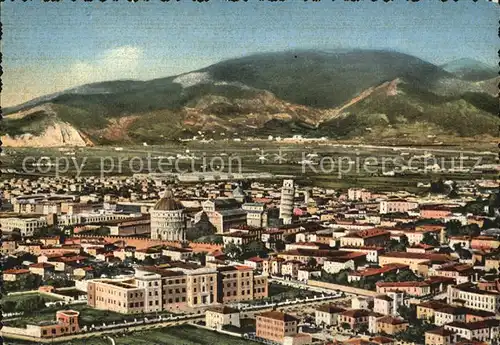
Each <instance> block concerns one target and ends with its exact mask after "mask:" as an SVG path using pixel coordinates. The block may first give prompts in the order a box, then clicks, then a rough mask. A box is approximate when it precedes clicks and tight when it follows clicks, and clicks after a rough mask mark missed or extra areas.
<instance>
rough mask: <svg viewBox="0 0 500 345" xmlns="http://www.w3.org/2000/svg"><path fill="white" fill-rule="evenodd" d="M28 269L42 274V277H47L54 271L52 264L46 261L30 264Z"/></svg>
mask: <svg viewBox="0 0 500 345" xmlns="http://www.w3.org/2000/svg"><path fill="white" fill-rule="evenodd" d="M28 269H29V271H30V272H31V273H33V274H37V275H39V276H42V278H43V279H46V278H48V277H49V276H50V275H52V274H54V272H55V269H54V265H51V264H48V263H46V262H39V263H36V264H32V265H30V266H29V268H28Z"/></svg>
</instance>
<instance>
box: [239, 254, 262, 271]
mask: <svg viewBox="0 0 500 345" xmlns="http://www.w3.org/2000/svg"><path fill="white" fill-rule="evenodd" d="M243 264H244V265H246V266H249V267H252V268H253V269H254V270H255V271H259V272H261V271H262V269H263V266H264V259H263V258H261V257H258V256H254V257H251V258H249V259H246V260H245V261H244V262H243Z"/></svg>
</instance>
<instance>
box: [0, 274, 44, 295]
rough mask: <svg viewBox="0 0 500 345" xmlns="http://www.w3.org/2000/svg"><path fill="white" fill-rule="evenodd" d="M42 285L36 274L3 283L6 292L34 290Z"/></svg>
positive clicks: (39, 277)
mask: <svg viewBox="0 0 500 345" xmlns="http://www.w3.org/2000/svg"><path fill="white" fill-rule="evenodd" d="M41 285H42V277H41V276H39V275H37V274H28V275H25V276H22V277H18V279H16V280H15V281H4V282H3V288H4V290H5V291H6V292H14V291H29V290H36V289H38V288H39V287H40V286H41Z"/></svg>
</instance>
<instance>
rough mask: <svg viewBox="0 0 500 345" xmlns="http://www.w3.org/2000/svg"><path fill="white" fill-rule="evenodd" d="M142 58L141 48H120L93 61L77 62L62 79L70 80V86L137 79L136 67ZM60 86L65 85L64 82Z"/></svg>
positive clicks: (105, 52)
mask: <svg viewBox="0 0 500 345" xmlns="http://www.w3.org/2000/svg"><path fill="white" fill-rule="evenodd" d="M142 57H143V51H142V49H141V48H138V47H133V46H122V47H118V48H113V49H109V50H106V51H104V52H103V53H102V54H101V55H100V56H98V57H97V58H96V59H95V60H94V61H86V62H84V61H78V62H76V63H74V64H72V65H70V67H69V70H68V75H67V76H63V78H64V79H66V80H67V79H68V78H69V80H71V82H72V84H73V85H71V86H77V85H81V84H85V83H91V82H96V81H104V80H114V79H127V78H131V79H134V78H137V77H138V67H139V64H140V62H141V59H142ZM62 84H65V83H64V82H63V83H62Z"/></svg>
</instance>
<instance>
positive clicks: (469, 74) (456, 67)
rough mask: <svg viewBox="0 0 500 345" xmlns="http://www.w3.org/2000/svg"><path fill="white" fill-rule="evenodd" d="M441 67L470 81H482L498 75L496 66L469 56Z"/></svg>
mask: <svg viewBox="0 0 500 345" xmlns="http://www.w3.org/2000/svg"><path fill="white" fill-rule="evenodd" d="M441 68H442V69H444V70H445V71H447V72H449V73H452V74H454V75H455V76H457V77H458V78H461V79H463V80H469V81H481V80H486V79H492V78H494V77H496V76H498V70H495V68H494V66H489V65H487V64H485V63H483V62H481V61H477V60H473V59H467V58H463V59H458V60H454V61H450V62H448V63H446V64H444V65H442V66H441Z"/></svg>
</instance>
